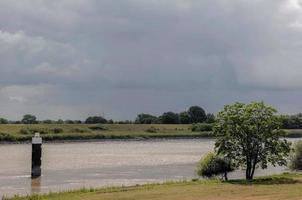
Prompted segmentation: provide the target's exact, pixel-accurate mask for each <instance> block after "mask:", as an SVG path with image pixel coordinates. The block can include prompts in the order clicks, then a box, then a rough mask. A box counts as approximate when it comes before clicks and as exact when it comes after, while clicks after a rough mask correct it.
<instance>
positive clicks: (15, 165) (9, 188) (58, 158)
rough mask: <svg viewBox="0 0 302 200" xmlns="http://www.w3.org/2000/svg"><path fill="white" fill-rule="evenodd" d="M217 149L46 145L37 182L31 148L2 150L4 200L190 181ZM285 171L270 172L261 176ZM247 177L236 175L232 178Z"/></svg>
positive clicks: (184, 144)
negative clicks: (32, 173) (203, 160)
mask: <svg viewBox="0 0 302 200" xmlns="http://www.w3.org/2000/svg"><path fill="white" fill-rule="evenodd" d="M213 147H214V141H213V140H211V139H177V140H150V141H104V142H81V143H58V144H43V158H42V173H43V176H42V177H41V178H40V179H36V180H33V181H32V180H31V178H30V167H31V161H30V158H31V145H30V144H16V145H0V197H1V196H3V195H6V196H11V195H13V194H29V193H32V192H49V191H62V190H67V189H76V188H82V187H102V186H113V185H115V186H116V185H131V184H141V183H148V182H162V181H166V180H181V179H191V178H194V177H195V175H194V168H195V165H196V163H197V162H198V160H199V159H200V158H201V156H202V155H204V154H206V153H208V152H209V151H211V150H212V149H213ZM284 170H285V169H284V168H280V167H278V168H269V169H268V170H258V171H257V174H258V175H263V174H274V173H280V172H282V171H284ZM242 176H243V173H242V171H237V172H234V173H232V174H231V176H230V177H231V178H232V177H233V178H234V177H235V178H238V177H242Z"/></svg>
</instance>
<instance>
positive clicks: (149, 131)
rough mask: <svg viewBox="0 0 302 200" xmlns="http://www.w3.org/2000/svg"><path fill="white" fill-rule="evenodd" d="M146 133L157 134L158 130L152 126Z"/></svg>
mask: <svg viewBox="0 0 302 200" xmlns="http://www.w3.org/2000/svg"><path fill="white" fill-rule="evenodd" d="M145 132H147V133H156V132H157V129H156V128H155V127H153V126H152V127H150V128H148V129H146V130H145Z"/></svg>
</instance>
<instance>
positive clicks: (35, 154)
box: [31, 133, 42, 178]
mask: <svg viewBox="0 0 302 200" xmlns="http://www.w3.org/2000/svg"><path fill="white" fill-rule="evenodd" d="M41 156H42V138H41V137H40V134H39V133H35V136H34V137H33V138H32V154H31V177H32V178H37V177H40V176H41Z"/></svg>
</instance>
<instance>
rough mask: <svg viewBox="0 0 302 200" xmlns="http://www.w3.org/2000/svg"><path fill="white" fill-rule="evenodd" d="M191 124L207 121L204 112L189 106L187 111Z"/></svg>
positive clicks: (201, 109)
mask: <svg viewBox="0 0 302 200" xmlns="http://www.w3.org/2000/svg"><path fill="white" fill-rule="evenodd" d="M188 113H189V115H190V118H191V122H192V123H201V122H204V121H205V120H206V119H207V115H206V112H205V111H204V109H203V108H201V107H199V106H191V107H190V108H189V110H188Z"/></svg>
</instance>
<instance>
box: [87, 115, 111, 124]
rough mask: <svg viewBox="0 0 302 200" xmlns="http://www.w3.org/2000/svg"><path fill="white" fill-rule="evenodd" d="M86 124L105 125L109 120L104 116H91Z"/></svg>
mask: <svg viewBox="0 0 302 200" xmlns="http://www.w3.org/2000/svg"><path fill="white" fill-rule="evenodd" d="M85 123H86V124H105V123H107V120H106V119H105V118H104V117H102V116H91V117H88V118H87V119H86V120H85Z"/></svg>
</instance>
